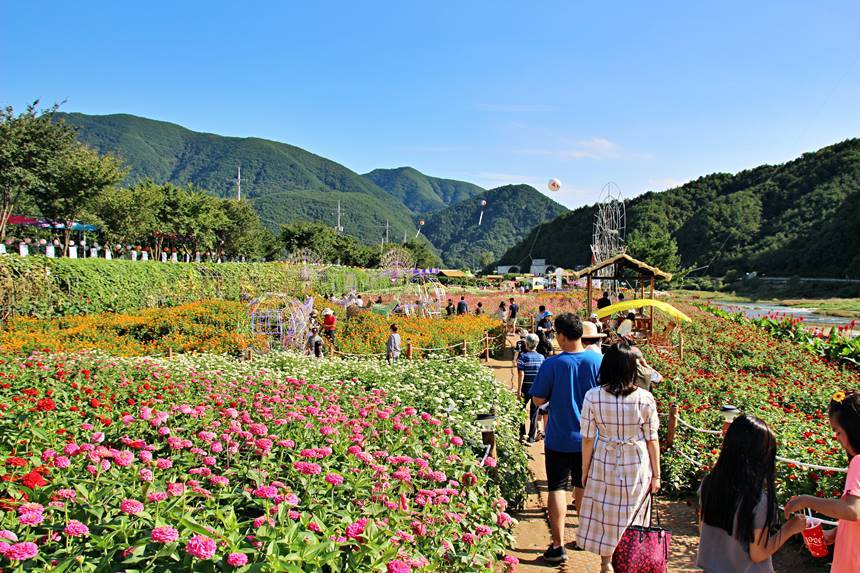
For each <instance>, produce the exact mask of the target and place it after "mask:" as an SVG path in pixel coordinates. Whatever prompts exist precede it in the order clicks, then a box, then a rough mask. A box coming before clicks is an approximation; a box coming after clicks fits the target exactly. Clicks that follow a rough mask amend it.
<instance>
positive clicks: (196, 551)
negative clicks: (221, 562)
mask: <svg viewBox="0 0 860 573" xmlns="http://www.w3.org/2000/svg"><path fill="white" fill-rule="evenodd" d="M217 549H218V546H217V545H216V543H215V540H214V539H212V538H211V537H207V536H205V535H195V536H193V537H192V538H191V539H189V540H188V543H186V544H185V551H186V553H188V554H190V555H193V556H194V557H197V558H198V559H212V557H213V556H214V555H215V551H216V550H217Z"/></svg>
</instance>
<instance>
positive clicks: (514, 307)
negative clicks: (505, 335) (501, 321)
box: [508, 297, 520, 334]
mask: <svg viewBox="0 0 860 573" xmlns="http://www.w3.org/2000/svg"><path fill="white" fill-rule="evenodd" d="M509 302H510V304H509V305H508V326H509V327H510V328H509V332H511V333H512V334H513V333H514V332H516V330H517V318H519V315H520V305H518V304H517V303H516V302H514V297H511V298H510V299H509Z"/></svg>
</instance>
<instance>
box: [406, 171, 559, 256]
mask: <svg viewBox="0 0 860 573" xmlns="http://www.w3.org/2000/svg"><path fill="white" fill-rule="evenodd" d="M482 200H486V201H487V206H486V208H485V209H484V217H483V221H482V223H481V225H480V226H479V225H478V219H479V217H480V214H481V201H482ZM565 211H567V209H566V208H565V207H563V206H562V205H559V204H558V203H556V202H555V201H553V200H552V199H550V198H549V197H546V196H544V195H543V194H541V193H540V192H539V191H537V190H536V189H535V188H534V187H530V186H528V185H506V186H504V187H498V188H496V189H491V190H490V191H485V192H484V193H481V194H480V195H477V196H475V197H473V198H471V199H466V200H465V201H461V202H459V203H456V204H454V205H451V206H450V207H447V208H445V209H443V210H441V211H438V212H435V213H431V214H430V215H428V216H427V218H426V225H425V227H424V230H423V232H424V234H425V235H427V238H428V239H430V242H431V243H433V244H434V245H435V246H436V248H437V249H439V251H440V252H441V253H442V259H443V261H444V262H445V264H446V265H448V266H451V267H455V268H459V267H469V268H474V267H481V266H485V265H487V264H489V263H491V262H492V261H493V260H495V259H497V258H498V257H499V256H500V255H501V254H502V253H503V252H505V250H506V249H508V248H509V247H510V246H511V245H514V244H516V243H517V241H520V240H521V239H522V238H523V237H525V236H526V235H527V234H528V232H529V230H531V229H532V227H534V226H535V225H537V224H538V223H541V222H543V221H548V220H551V219H554V218H555V217H557V216H558V215H559V214H561V213H564V212H565Z"/></svg>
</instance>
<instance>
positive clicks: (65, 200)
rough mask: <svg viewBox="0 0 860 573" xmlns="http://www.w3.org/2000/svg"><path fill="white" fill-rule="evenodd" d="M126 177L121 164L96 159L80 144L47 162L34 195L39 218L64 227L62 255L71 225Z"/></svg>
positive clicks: (108, 157)
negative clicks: (41, 182) (39, 214)
mask: <svg viewBox="0 0 860 573" xmlns="http://www.w3.org/2000/svg"><path fill="white" fill-rule="evenodd" d="M124 176H125V171H124V169H123V167H122V164H121V163H120V161H119V160H118V159H117V158H116V157H114V156H112V155H99V154H98V153H97V152H96V151H95V150H93V149H91V148H89V147H87V146H86V145H84V144H82V143H72V144H70V145H69V146H67V147H66V148H65V149H63V150H62V151H61V152H59V153H57V154H55V156H54V157H52V158H51V159H50V160H49V161H48V168H47V173H46V175H45V176H44V177H43V185H41V186H40V187H39V188H38V189H36V190H34V192H33V195H34V198H35V200H36V204H37V206H38V207H39V211H40V212H41V213H42V216H44V217H45V218H47V219H48V220H49V221H56V222H60V223H63V224H64V225H65V229H64V232H63V237H64V241H63V252H66V251H67V250H68V248H69V238H70V237H71V232H72V224H73V223H74V222H75V221H76V220H77V219H78V218H79V217H80V215H81V214H82V213H84V212H86V208H87V206H88V205H89V204H90V203H91V202H92V201H93V200H94V199H95V198H96V197H97V196H98V195H99V194H100V193H102V192H103V191H104V190H105V189H109V188H110V187H112V186H114V185H116V184H117V183H119V181H120V180H121V179H122V178H123V177H124Z"/></svg>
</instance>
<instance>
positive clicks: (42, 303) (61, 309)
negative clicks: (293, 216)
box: [0, 256, 388, 318]
mask: <svg viewBox="0 0 860 573" xmlns="http://www.w3.org/2000/svg"><path fill="white" fill-rule="evenodd" d="M348 286H351V287H353V288H357V289H358V290H368V289H372V288H381V287H384V286H388V281H387V279H385V278H384V277H382V278H380V277H378V276H377V275H376V273H374V272H372V271H365V270H362V269H355V268H349V267H330V268H328V269H326V272H325V273H324V275H321V276H318V277H316V278H315V279H314V282H313V283H310V284H309V283H307V282H304V281H302V278H301V276H300V268H298V267H296V266H293V265H288V264H284V263H222V264H214V263H176V264H165V263H157V262H152V261H150V262H146V263H144V262H141V261H137V262H132V261H125V260H113V261H105V260H103V259H48V258H45V257H26V258H25V257H14V256H10V257H3V258H0V318H2V317H4V316H5V315H7V314H10V313H11V314H15V315H20V316H34V317H39V318H47V317H54V316H66V315H73V314H88V313H98V312H127V311H130V310H134V309H138V308H149V307H158V306H176V305H179V304H184V303H188V302H193V301H196V300H200V299H204V298H223V299H227V300H245V299H247V298H249V297H254V296H257V295H260V294H262V293H266V292H284V293H288V294H292V295H294V296H302V293H304V292H306V291H307V290H308V289H313V290H316V291H317V292H344V291H345V290H347V287H348Z"/></svg>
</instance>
